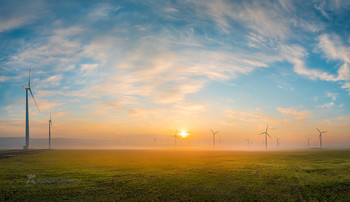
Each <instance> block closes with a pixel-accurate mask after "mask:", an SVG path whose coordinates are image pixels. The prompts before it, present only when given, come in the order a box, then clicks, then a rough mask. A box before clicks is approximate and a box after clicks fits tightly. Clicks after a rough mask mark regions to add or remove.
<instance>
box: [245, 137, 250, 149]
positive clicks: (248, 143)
mask: <svg viewBox="0 0 350 202" xmlns="http://www.w3.org/2000/svg"><path fill="white" fill-rule="evenodd" d="M246 141H247V147H248V148H249V147H250V138H248V139H246Z"/></svg>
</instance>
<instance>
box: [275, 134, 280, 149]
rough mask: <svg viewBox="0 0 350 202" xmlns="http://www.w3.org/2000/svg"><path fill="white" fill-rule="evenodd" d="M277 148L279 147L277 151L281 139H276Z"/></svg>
mask: <svg viewBox="0 0 350 202" xmlns="http://www.w3.org/2000/svg"><path fill="white" fill-rule="evenodd" d="M276 146H277V149H278V147H279V146H280V139H279V138H277V137H276Z"/></svg>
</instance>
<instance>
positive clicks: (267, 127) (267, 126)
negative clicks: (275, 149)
mask: <svg viewBox="0 0 350 202" xmlns="http://www.w3.org/2000/svg"><path fill="white" fill-rule="evenodd" d="M268 129H269V125H266V130H265V132H262V133H260V135H265V149H267V136H269V137H270V138H271V136H270V134H269V133H268V132H267V130H268Z"/></svg>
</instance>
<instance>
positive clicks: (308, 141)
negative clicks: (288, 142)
mask: <svg viewBox="0 0 350 202" xmlns="http://www.w3.org/2000/svg"><path fill="white" fill-rule="evenodd" d="M305 138H306V139H307V148H308V149H309V148H310V139H311V138H310V137H305Z"/></svg>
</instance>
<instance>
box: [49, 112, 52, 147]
mask: <svg viewBox="0 0 350 202" xmlns="http://www.w3.org/2000/svg"><path fill="white" fill-rule="evenodd" d="M51 127H52V121H51V113H50V120H49V149H51Z"/></svg>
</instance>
